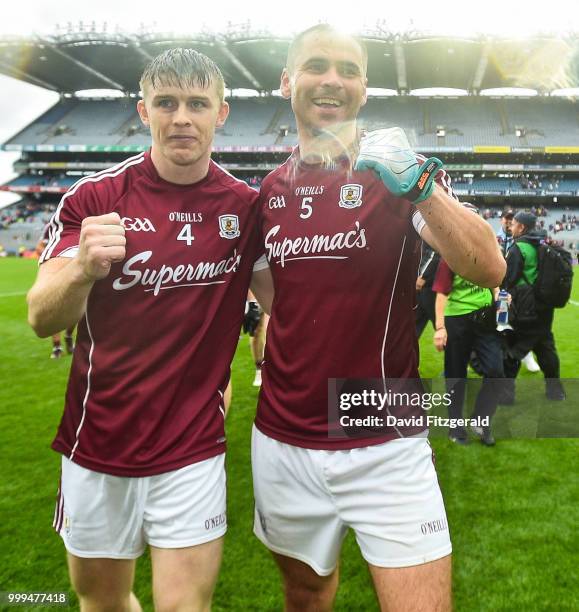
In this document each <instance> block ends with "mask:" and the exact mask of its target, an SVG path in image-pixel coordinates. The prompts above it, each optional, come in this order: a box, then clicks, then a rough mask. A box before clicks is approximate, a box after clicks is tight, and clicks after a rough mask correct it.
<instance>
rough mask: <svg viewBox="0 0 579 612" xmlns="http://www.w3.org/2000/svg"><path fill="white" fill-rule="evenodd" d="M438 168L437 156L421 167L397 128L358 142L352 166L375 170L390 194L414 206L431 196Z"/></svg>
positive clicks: (377, 132) (367, 135)
mask: <svg viewBox="0 0 579 612" xmlns="http://www.w3.org/2000/svg"><path fill="white" fill-rule="evenodd" d="M441 168H442V162H441V161H440V160H439V159H438V158H436V157H431V158H430V159H427V160H426V161H425V162H424V163H423V164H422V165H420V164H419V163H418V162H417V161H416V155H415V153H414V151H412V149H411V148H410V143H409V142H408V139H407V138H406V134H405V133H404V130H402V129H401V128H398V127H395V128H388V129H383V130H375V131H374V132H369V133H368V134H366V136H364V137H363V138H362V139H361V140H360V153H359V154H358V159H357V160H356V165H355V166H354V169H355V170H357V171H363V170H374V172H376V174H378V176H379V177H380V178H381V179H382V182H383V183H384V185H386V187H387V189H388V191H389V192H390V193H391V194H392V195H395V196H396V197H399V198H404V199H405V200H410V202H413V203H414V204H418V203H420V202H423V201H424V200H426V199H428V198H429V197H430V196H431V195H432V192H433V191H434V184H435V183H434V179H435V178H436V173H437V172H438V171H439V170H440V169H441Z"/></svg>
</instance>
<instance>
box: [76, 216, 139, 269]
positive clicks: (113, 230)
mask: <svg viewBox="0 0 579 612" xmlns="http://www.w3.org/2000/svg"><path fill="white" fill-rule="evenodd" d="M126 243H127V240H126V238H125V228H124V227H123V226H122V224H121V218H120V216H119V215H118V213H116V212H113V213H108V214H106V215H99V216H98V217H87V218H86V219H84V220H83V222H82V227H81V230H80V242H79V248H78V254H77V256H76V259H77V263H78V265H79V266H80V268H81V270H82V272H83V274H84V276H85V277H86V280H90V281H97V280H100V279H102V278H105V277H106V276H107V275H108V273H109V272H110V270H111V265H112V264H113V263H115V262H117V261H122V260H123V259H124V258H125V245H126Z"/></svg>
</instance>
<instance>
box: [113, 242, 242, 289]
mask: <svg viewBox="0 0 579 612" xmlns="http://www.w3.org/2000/svg"><path fill="white" fill-rule="evenodd" d="M152 254H153V251H143V252H142V253H137V254H136V255H133V257H131V258H130V259H127V261H126V262H125V265H124V266H123V276H121V277H119V278H116V279H115V280H114V281H113V289H116V290H117V291H123V290H125V289H130V288H131V287H134V286H135V285H137V284H139V283H140V284H141V285H143V286H144V287H151V288H150V289H145V291H152V292H153V295H159V292H160V291H161V290H162V289H176V288H177V287H192V286H194V285H211V284H220V283H224V282H225V281H224V280H219V281H212V282H211V279H214V278H215V277H217V276H221V275H223V274H231V273H232V272H237V268H238V267H239V263H240V261H241V254H238V253H237V249H234V250H233V254H232V255H231V257H229V258H228V259H222V260H221V261H218V262H211V261H208V262H200V263H198V264H196V265H194V264H186V265H185V264H183V265H179V266H176V267H175V268H173V267H171V266H165V265H163V266H161V267H160V268H158V269H156V268H145V269H142V268H140V267H139V264H144V263H145V262H147V261H149V259H150V258H151V255H152ZM200 281H210V282H200Z"/></svg>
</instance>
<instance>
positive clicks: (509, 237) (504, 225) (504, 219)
mask: <svg viewBox="0 0 579 612" xmlns="http://www.w3.org/2000/svg"><path fill="white" fill-rule="evenodd" d="M514 216H515V215H514V213H513V211H512V210H510V209H509V210H504V211H503V213H502V214H501V229H500V230H499V231H498V233H497V240H498V241H499V246H500V247H501V252H502V254H503V257H506V256H507V253H508V252H509V249H510V248H511V246H512V244H513V234H512V232H511V223H512V221H513V217H514Z"/></svg>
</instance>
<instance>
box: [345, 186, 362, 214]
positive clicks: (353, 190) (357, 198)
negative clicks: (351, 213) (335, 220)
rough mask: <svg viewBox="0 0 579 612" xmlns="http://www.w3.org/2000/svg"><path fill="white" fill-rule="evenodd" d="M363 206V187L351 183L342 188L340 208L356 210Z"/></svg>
mask: <svg viewBox="0 0 579 612" xmlns="http://www.w3.org/2000/svg"><path fill="white" fill-rule="evenodd" d="M361 204H362V185H358V184H357V183H349V184H348V185H342V186H341V187H340V206H341V207H342V208H356V207H358V206H360V205H361Z"/></svg>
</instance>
